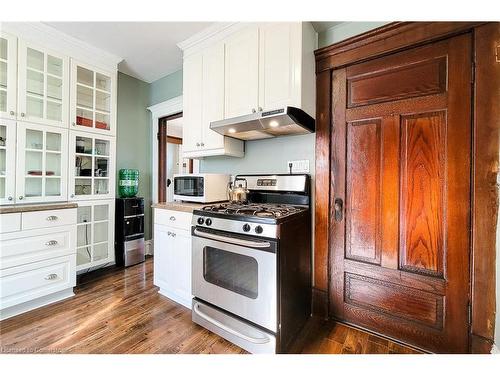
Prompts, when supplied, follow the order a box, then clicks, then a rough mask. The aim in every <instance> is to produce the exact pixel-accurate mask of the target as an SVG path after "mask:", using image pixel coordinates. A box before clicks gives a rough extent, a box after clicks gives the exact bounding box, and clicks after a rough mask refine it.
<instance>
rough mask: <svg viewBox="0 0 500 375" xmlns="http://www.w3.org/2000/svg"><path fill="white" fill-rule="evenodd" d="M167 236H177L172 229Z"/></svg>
mask: <svg viewBox="0 0 500 375" xmlns="http://www.w3.org/2000/svg"><path fill="white" fill-rule="evenodd" d="M167 236H172V237H175V236H176V234H175V233H174V232H170V231H168V232H167Z"/></svg>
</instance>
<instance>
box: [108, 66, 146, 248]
mask: <svg viewBox="0 0 500 375" xmlns="http://www.w3.org/2000/svg"><path fill="white" fill-rule="evenodd" d="M149 99H150V84H149V83H146V82H143V81H141V80H138V79H136V78H133V77H131V76H128V75H126V74H123V73H118V106H117V132H116V170H117V179H116V180H117V190H116V191H117V196H118V170H120V169H122V168H134V169H138V170H139V173H140V175H139V196H141V197H144V206H145V213H144V222H145V224H144V226H145V228H144V230H145V238H146V240H148V239H150V238H151V235H152V232H151V180H152V175H151V162H152V161H151V124H150V123H151V113H150V112H149V111H148V110H147V109H146V108H147V107H148V106H149Z"/></svg>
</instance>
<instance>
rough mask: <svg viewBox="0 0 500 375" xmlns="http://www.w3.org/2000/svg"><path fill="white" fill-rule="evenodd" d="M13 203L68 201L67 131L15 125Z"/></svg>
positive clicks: (44, 126)
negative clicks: (15, 157) (15, 158)
mask: <svg viewBox="0 0 500 375" xmlns="http://www.w3.org/2000/svg"><path fill="white" fill-rule="evenodd" d="M16 144H17V167H16V202H17V203H24V202H57V201H64V200H67V171H68V158H67V155H68V154H67V152H68V149H67V147H68V130H67V129H58V128H56V127H53V126H46V125H38V124H37V125H34V124H28V123H25V122H18V123H17V143H16Z"/></svg>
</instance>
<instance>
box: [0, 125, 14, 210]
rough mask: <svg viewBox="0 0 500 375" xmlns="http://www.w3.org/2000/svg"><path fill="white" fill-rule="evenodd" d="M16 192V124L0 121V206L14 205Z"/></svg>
mask: <svg viewBox="0 0 500 375" xmlns="http://www.w3.org/2000/svg"><path fill="white" fill-rule="evenodd" d="M15 190H16V123H15V122H14V121H12V120H5V119H0V205H1V204H12V203H14V200H15V198H14V197H15Z"/></svg>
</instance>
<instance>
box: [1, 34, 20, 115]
mask: <svg viewBox="0 0 500 375" xmlns="http://www.w3.org/2000/svg"><path fill="white" fill-rule="evenodd" d="M16 80H17V38H16V37H15V36H13V35H10V34H7V33H5V32H3V31H1V32H0V117H1V118H7V119H15V118H16V110H17V103H16V100H17V98H16V95H17V82H16Z"/></svg>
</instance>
